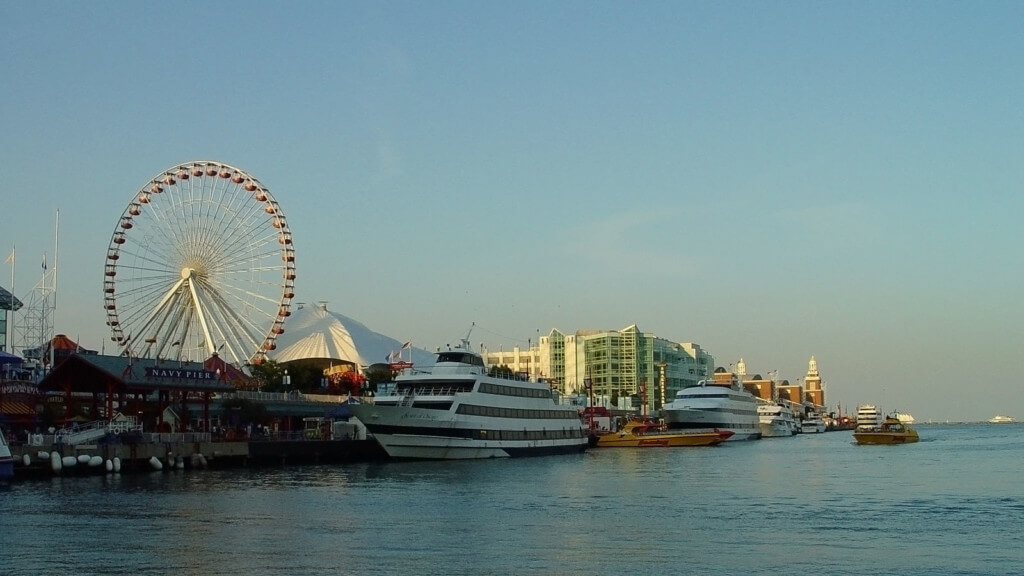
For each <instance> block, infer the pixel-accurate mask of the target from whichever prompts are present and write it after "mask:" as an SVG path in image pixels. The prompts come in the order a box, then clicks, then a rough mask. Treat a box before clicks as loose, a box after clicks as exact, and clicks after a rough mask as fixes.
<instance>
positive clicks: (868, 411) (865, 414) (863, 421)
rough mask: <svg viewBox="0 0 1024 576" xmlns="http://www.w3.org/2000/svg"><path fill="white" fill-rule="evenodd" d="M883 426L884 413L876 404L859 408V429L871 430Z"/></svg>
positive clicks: (863, 405)
mask: <svg viewBox="0 0 1024 576" xmlns="http://www.w3.org/2000/svg"><path fill="white" fill-rule="evenodd" d="M881 425H882V413H881V412H879V411H878V408H876V407H875V405H874V404H862V405H861V406H858V407H857V429H858V430H870V429H872V428H877V427H879V426H881Z"/></svg>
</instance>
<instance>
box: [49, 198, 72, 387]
mask: <svg viewBox="0 0 1024 576" xmlns="http://www.w3.org/2000/svg"><path fill="white" fill-rule="evenodd" d="M59 237H60V208H58V209H57V216H56V218H54V224H53V277H52V278H51V279H50V281H51V282H52V283H53V315H54V317H56V315H57V247H58V246H59V244H58V238H59ZM50 326H51V329H50V334H49V342H50V370H53V368H54V364H55V361H56V359H55V355H56V352H55V351H54V349H53V348H54V346H53V336H54V330H53V328H52V327H53V324H52V323H51V324H50ZM76 345H77V343H76Z"/></svg>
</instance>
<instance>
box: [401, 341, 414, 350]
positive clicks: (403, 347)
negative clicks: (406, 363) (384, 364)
mask: <svg viewBox="0 0 1024 576" xmlns="http://www.w3.org/2000/svg"><path fill="white" fill-rule="evenodd" d="M409 348H412V342H406V343H405V344H402V350H408V349H409Z"/></svg>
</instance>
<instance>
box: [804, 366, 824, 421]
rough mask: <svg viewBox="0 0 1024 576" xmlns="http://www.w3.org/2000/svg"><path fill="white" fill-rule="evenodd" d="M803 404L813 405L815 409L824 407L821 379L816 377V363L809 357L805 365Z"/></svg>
mask: <svg viewBox="0 0 1024 576" xmlns="http://www.w3.org/2000/svg"><path fill="white" fill-rule="evenodd" d="M803 400H804V402H808V403H810V404H813V405H814V406H815V407H816V408H822V407H824V406H825V389H824V388H822V386H821V377H820V376H819V375H818V361H817V360H815V359H814V356H811V361H810V362H808V363H807V375H806V376H804V398H803Z"/></svg>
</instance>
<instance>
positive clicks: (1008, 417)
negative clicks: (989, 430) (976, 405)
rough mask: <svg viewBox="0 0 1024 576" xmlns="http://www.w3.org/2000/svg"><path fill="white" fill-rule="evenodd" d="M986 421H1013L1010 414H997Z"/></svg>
mask: <svg viewBox="0 0 1024 576" xmlns="http://www.w3.org/2000/svg"><path fill="white" fill-rule="evenodd" d="M988 421H989V422H990V423H992V424H1013V423H1014V422H1015V420H1014V419H1013V418H1011V417H1010V416H1001V415H999V414H996V415H995V416H993V417H991V418H989V419H988Z"/></svg>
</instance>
